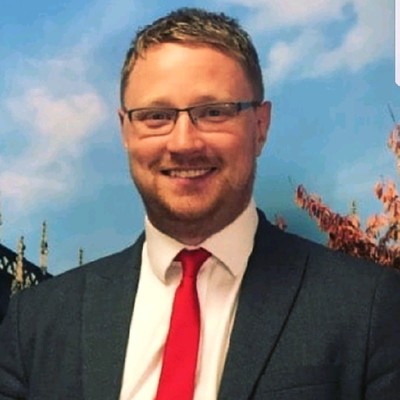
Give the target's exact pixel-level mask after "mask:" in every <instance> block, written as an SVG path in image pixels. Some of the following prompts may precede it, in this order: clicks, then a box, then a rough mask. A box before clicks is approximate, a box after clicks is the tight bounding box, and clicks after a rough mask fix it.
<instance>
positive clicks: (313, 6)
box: [222, 0, 351, 31]
mask: <svg viewBox="0 0 400 400" xmlns="http://www.w3.org/2000/svg"><path fill="white" fill-rule="evenodd" d="M222 1H223V2H225V3H230V4H238V5H242V6H245V7H248V8H250V9H251V10H252V11H253V13H252V16H251V25H250V26H252V27H253V28H254V27H256V28H257V29H260V30H268V31H271V30H276V29H282V28H289V27H306V28H309V27H310V25H315V24H320V23H323V22H326V21H331V20H334V19H341V18H342V17H343V7H344V6H345V5H347V4H349V3H351V0H308V1H307V2H303V1H299V0H285V1H282V0H222Z"/></svg>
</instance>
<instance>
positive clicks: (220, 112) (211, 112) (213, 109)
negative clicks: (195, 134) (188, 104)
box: [192, 103, 238, 123]
mask: <svg viewBox="0 0 400 400" xmlns="http://www.w3.org/2000/svg"><path fill="white" fill-rule="evenodd" d="M237 112H238V109H237V105H236V104H235V103H220V104H205V105H203V106H198V107H194V108H193V109H192V117H193V119H195V120H196V121H197V122H198V123H202V122H206V123H208V122H209V123H220V122H225V121H227V120H228V119H230V118H232V117H234V116H235V115H237Z"/></svg>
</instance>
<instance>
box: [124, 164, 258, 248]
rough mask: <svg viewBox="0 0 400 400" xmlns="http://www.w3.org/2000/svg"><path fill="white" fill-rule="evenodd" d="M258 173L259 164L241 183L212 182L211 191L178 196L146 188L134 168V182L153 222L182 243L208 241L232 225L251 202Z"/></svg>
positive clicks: (157, 186) (216, 180) (158, 188)
mask: <svg viewBox="0 0 400 400" xmlns="http://www.w3.org/2000/svg"><path fill="white" fill-rule="evenodd" d="M203 165H206V164H203ZM186 166H187V165H186ZM255 173H256V161H254V163H253V167H252V168H251V169H250V170H249V173H248V175H247V176H246V177H243V178H242V179H241V180H240V181H238V182H235V181H233V182H232V181H231V180H228V179H227V178H226V177H223V176H221V177H217V179H215V181H213V182H212V185H211V187H210V188H209V190H199V189H198V188H194V189H193V190H187V191H185V193H182V195H179V196H178V195H176V194H175V195H171V193H169V192H168V190H166V189H164V188H163V187H162V186H161V187H160V186H159V185H157V184H155V185H154V186H152V185H148V184H146V182H143V181H142V179H140V178H139V177H137V176H136V175H135V172H134V169H133V168H132V166H131V176H132V179H133V181H134V183H135V186H136V188H137V190H138V192H139V194H140V196H141V198H142V201H143V204H144V206H145V210H146V213H147V216H148V218H149V220H150V222H151V223H152V224H153V226H155V227H156V228H157V229H159V230H160V231H161V232H163V233H165V234H166V235H168V236H170V237H174V238H176V239H178V240H181V241H183V240H182V238H183V237H204V238H207V237H209V236H211V235H212V234H214V233H217V232H218V231H220V230H222V229H223V228H224V227H225V226H227V225H228V224H230V223H231V222H233V221H234V220H235V219H236V218H237V217H238V216H239V215H240V214H241V213H242V212H243V211H244V209H245V208H246V207H247V205H248V203H249V201H250V199H251V196H252V192H253V185H254V180H255Z"/></svg>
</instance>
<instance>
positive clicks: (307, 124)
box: [0, 0, 400, 274]
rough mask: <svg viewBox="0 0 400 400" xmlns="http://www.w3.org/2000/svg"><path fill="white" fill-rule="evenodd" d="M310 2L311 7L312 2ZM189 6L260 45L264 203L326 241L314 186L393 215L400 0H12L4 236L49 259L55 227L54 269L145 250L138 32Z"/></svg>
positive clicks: (3, 40) (331, 200)
mask: <svg viewBox="0 0 400 400" xmlns="http://www.w3.org/2000/svg"><path fill="white" fill-rule="evenodd" d="M305 3H307V6H305V5H304V4H305ZM180 6H198V7H205V8H208V9H210V10H216V11H224V12H226V13H228V14H230V15H231V16H234V17H236V18H238V19H239V20H240V22H241V23H242V25H243V26H244V27H245V28H246V29H248V30H249V32H250V33H251V35H252V36H253V38H254V42H255V44H256V46H257V48H258V51H259V55H260V60H261V63H262V67H263V69H264V76H265V83H266V97H267V98H268V99H269V100H271V101H272V103H273V121H272V126H271V129H270V133H269V140H268V144H267V146H266V148H265V150H264V154H263V155H262V157H261V158H260V160H259V164H258V173H257V181H256V188H255V198H256V201H257V203H258V205H259V206H260V208H262V209H263V210H264V211H265V212H266V213H267V215H268V216H269V217H270V219H273V217H274V215H275V214H276V213H278V214H280V215H282V216H284V217H285V219H286V221H287V222H288V224H289V231H292V232H295V233H298V234H301V235H303V236H306V237H309V238H312V239H314V240H319V241H324V238H323V237H322V236H320V235H319V233H318V230H317V229H316V227H315V225H314V223H313V222H312V221H310V220H309V218H308V217H307V216H306V215H305V213H304V212H303V211H301V210H298V209H297V208H296V206H295V205H294V202H293V194H294V188H295V186H296V185H297V184H300V183H302V184H304V185H305V186H306V188H307V189H308V190H309V191H310V192H317V193H319V194H320V195H321V196H322V197H323V200H324V201H325V202H326V203H328V204H329V205H330V206H331V207H332V208H334V209H335V210H337V211H340V212H347V211H348V210H349V208H350V204H351V202H352V201H353V200H356V202H357V204H358V209H359V212H360V214H361V216H366V215H368V214H369V213H371V212H378V211H380V204H379V203H378V201H377V200H375V199H374V196H373V185H374V183H375V182H376V181H378V180H379V179H382V178H388V177H393V178H396V179H397V176H396V171H395V160H394V158H393V157H392V155H391V153H390V152H389V150H388V149H387V147H386V141H387V137H388V134H389V132H390V130H391V129H392V128H393V122H392V120H391V118H390V115H389V112H388V110H387V105H388V104H390V105H391V107H392V109H393V111H394V113H395V115H396V117H397V118H398V119H400V88H399V87H398V86H396V84H395V72H394V42H395V41H394V36H395V34H394V9H395V4H394V0H379V1H377V0H308V1H307V2H299V1H298V0H212V1H211V0H210V1H209V0H202V1H192V2H184V1H169V2H168V4H167V2H161V1H158V2H157V1H154V0H148V1H146V2H143V1H137V0H136V1H135V0H114V1H113V2H110V1H106V0H87V1H85V2H82V1H78V0H65V1H63V2H54V1H49V0H35V1H30V0H20V1H18V2H17V1H11V0H3V2H2V13H1V16H0V70H1V74H0V204H1V212H2V216H3V225H2V226H1V227H0V229H1V231H0V235H1V236H0V239H1V242H2V243H3V244H5V245H6V246H8V247H10V248H13V249H14V248H15V247H16V243H17V240H18V238H19V237H20V236H21V235H24V237H25V242H26V245H27V249H26V256H27V257H28V258H29V259H30V260H31V261H33V262H35V263H37V262H38V259H39V241H40V231H41V224H42V221H43V220H46V221H47V223H48V227H49V251H50V252H49V269H50V272H52V273H53V274H58V273H60V272H62V271H65V270H66V269H69V268H71V267H73V266H75V265H76V264H77V260H78V249H79V247H83V249H84V251H85V260H86V261H89V260H93V259H95V258H98V257H100V256H103V255H105V254H108V253H111V252H113V251H116V250H119V249H121V248H123V247H125V246H127V245H129V244H131V243H132V242H133V241H134V239H135V238H136V236H137V235H138V234H139V232H140V231H141V229H142V224H143V208H142V205H141V201H140V198H139V196H138V194H137V193H136V191H135V189H134V188H133V185H132V183H131V180H130V177H129V172H128V164H127V160H126V156H125V154H124V151H123V149H122V146H121V139H120V133H119V126H118V119H117V116H116V109H117V107H118V85H119V72H120V68H121V63H122V60H123V57H124V55H125V51H126V49H127V47H128V45H129V42H130V40H131V38H132V37H133V35H134V32H135V31H136V30H137V29H138V28H139V27H140V26H143V25H145V24H147V23H149V22H151V21H152V20H153V19H155V18H156V17H159V16H161V15H162V14H164V13H166V12H167V11H169V10H171V9H173V8H176V7H180Z"/></svg>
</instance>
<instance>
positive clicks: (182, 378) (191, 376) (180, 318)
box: [156, 248, 210, 400]
mask: <svg viewBox="0 0 400 400" xmlns="http://www.w3.org/2000/svg"><path fill="white" fill-rule="evenodd" d="M209 256H210V253H209V252H208V251H207V250H205V249H202V248H200V249H196V250H185V249H184V250H182V251H181V252H180V253H179V254H178V255H177V257H176V258H175V260H176V261H180V262H181V263H182V280H181V283H180V284H179V286H178V288H177V289H176V292H175V298H174V304H173V308H172V313H171V321H170V325H169V332H168V336H167V340H166V342H165V349H164V356H163V364H162V368H161V375H160V381H159V383H158V389H157V395H156V400H192V399H193V394H194V385H195V374H196V365H197V354H198V350H199V338H200V307H199V299H198V297H197V290H196V279H197V272H198V271H199V269H200V267H201V266H202V264H203V263H204V261H206V260H207V258H208V257H209Z"/></svg>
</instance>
